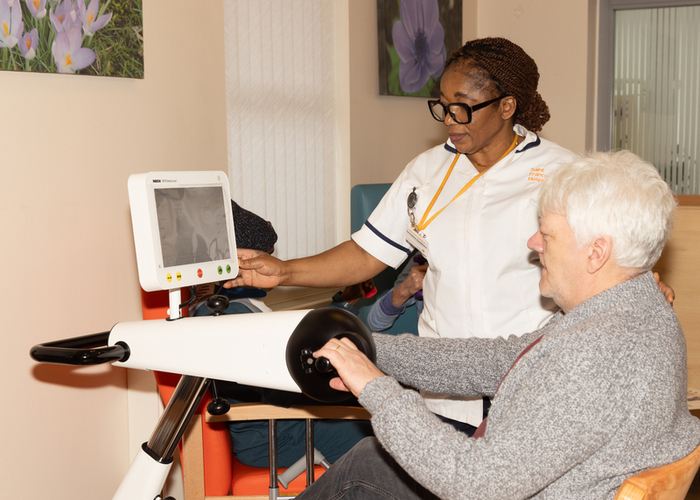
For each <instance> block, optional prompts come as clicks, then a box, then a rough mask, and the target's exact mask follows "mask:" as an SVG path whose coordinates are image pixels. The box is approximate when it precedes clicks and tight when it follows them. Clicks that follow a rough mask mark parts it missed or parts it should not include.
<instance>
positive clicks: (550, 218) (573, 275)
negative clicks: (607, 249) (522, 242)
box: [527, 214, 588, 312]
mask: <svg viewBox="0 0 700 500" xmlns="http://www.w3.org/2000/svg"><path fill="white" fill-rule="evenodd" d="M527 247H528V248H529V249H530V250H534V251H536V252H537V253H538V254H539V257H540V262H541V263H542V277H541V278H540V293H541V294H542V295H543V296H545V297H551V298H552V299H554V302H556V303H557V305H558V306H559V307H561V308H562V309H563V310H564V312H569V311H570V310H571V309H573V308H574V307H575V306H577V305H578V304H579V303H580V302H581V296H582V293H581V292H582V291H583V289H582V286H581V285H582V284H583V282H582V278H583V277H585V275H586V262H587V260H588V255H587V248H588V246H587V245H584V246H583V247H582V248H579V247H578V243H577V242H576V237H575V236H574V233H573V231H572V230H571V228H570V227H569V223H568V222H567V221H566V217H564V216H562V215H558V214H545V215H544V217H542V218H541V219H540V230H539V231H537V232H536V233H535V234H534V235H533V236H532V237H531V238H530V240H529V241H528V242H527Z"/></svg>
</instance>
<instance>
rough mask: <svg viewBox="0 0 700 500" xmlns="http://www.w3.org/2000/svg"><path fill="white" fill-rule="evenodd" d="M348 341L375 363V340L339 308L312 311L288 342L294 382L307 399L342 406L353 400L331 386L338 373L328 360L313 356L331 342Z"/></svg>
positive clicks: (345, 393)
mask: <svg viewBox="0 0 700 500" xmlns="http://www.w3.org/2000/svg"><path fill="white" fill-rule="evenodd" d="M334 338H337V339H340V338H348V339H350V340H351V341H352V342H353V343H354V344H355V345H356V346H357V348H358V349H359V350H360V351H362V352H363V353H364V354H365V355H366V356H367V357H368V358H369V359H370V360H371V361H372V362H374V361H375V357H376V349H375V346H374V340H373V339H372V334H371V333H370V331H369V329H368V328H367V326H366V325H365V324H364V323H363V322H362V321H361V320H360V319H359V318H358V317H357V316H355V315H354V314H352V313H349V312H348V311H345V310H343V309H340V308H338V307H324V308H321V309H315V310H313V311H310V312H309V313H308V314H307V315H306V316H304V318H303V319H302V320H301V321H300V322H299V324H298V325H297V327H296V328H295V329H294V331H293V332H292V335H291V336H290V337H289V341H288V342H287V352H286V358H287V369H288V370H289V373H290V375H291V376H292V379H294V382H296V383H297V385H298V386H299V388H300V389H301V390H302V391H303V392H304V394H306V395H307V396H309V397H311V398H313V399H316V400H318V401H322V402H325V403H339V402H341V401H345V400H347V399H350V398H351V397H352V394H350V393H347V392H341V391H336V390H335V389H333V388H331V386H330V385H328V383H329V382H330V380H331V379H332V378H334V377H337V376H338V374H337V372H336V371H335V369H334V368H333V366H332V365H331V364H330V362H329V361H328V360H327V359H326V358H323V357H321V358H318V359H315V358H314V357H313V355H312V353H313V352H314V351H317V350H319V349H320V348H321V347H323V346H324V345H325V344H326V343H327V342H328V341H329V340H331V339H334Z"/></svg>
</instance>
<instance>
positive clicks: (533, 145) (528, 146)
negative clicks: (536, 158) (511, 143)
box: [515, 135, 542, 154]
mask: <svg viewBox="0 0 700 500" xmlns="http://www.w3.org/2000/svg"><path fill="white" fill-rule="evenodd" d="M535 137H537V140H536V141H535V142H531V143H530V144H528V145H527V146H525V147H524V148H523V149H521V150H520V151H516V152H515V154H518V153H522V152H524V151H527V150H528V149H530V148H536V147H537V146H539V145H540V144H541V143H542V141H541V140H540V136H539V135H536V136H535Z"/></svg>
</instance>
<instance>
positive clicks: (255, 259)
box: [224, 248, 285, 288]
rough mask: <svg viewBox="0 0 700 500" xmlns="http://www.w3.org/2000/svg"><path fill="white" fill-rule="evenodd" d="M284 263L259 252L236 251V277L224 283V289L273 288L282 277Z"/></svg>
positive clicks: (240, 249)
mask: <svg viewBox="0 0 700 500" xmlns="http://www.w3.org/2000/svg"><path fill="white" fill-rule="evenodd" d="M284 264H285V263H284V261H281V260H279V259H278V258H276V257H273V256H272V255H270V254H268V253H266V252H261V251H259V250H247V249H244V248H239V249H238V277H237V278H235V279H232V280H231V281H227V282H226V283H224V288H232V287H234V286H253V287H256V288H274V287H276V286H278V285H279V284H280V282H281V280H282V277H283V271H284Z"/></svg>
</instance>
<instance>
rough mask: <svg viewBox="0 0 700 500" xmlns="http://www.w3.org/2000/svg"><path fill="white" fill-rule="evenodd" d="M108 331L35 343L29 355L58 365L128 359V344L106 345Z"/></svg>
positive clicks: (40, 360)
mask: <svg viewBox="0 0 700 500" xmlns="http://www.w3.org/2000/svg"><path fill="white" fill-rule="evenodd" d="M109 333H110V332H102V333H94V334H92V335H84V336H82V337H73V338H70V339H64V340H56V341H54V342H45V343H43V344H37V345H35V346H34V347H32V348H31V349H30V350H29V355H30V356H31V357H32V359H34V360H35V361H39V362H40V363H55V364H60V365H79V366H86V365H99V364H102V363H109V362H111V361H126V360H127V359H129V346H128V345H126V344H125V343H123V342H117V344H116V345H113V346H110V345H107V343H108V341H109Z"/></svg>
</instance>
